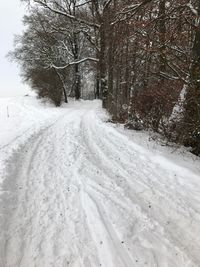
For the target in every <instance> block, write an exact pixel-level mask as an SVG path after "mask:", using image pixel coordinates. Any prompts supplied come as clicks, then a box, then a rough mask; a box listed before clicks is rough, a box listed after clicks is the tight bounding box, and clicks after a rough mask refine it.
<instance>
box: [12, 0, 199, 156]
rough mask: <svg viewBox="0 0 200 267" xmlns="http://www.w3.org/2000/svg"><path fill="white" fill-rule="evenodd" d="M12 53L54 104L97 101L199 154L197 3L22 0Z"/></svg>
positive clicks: (135, 124) (193, 0)
mask: <svg viewBox="0 0 200 267" xmlns="http://www.w3.org/2000/svg"><path fill="white" fill-rule="evenodd" d="M24 2H27V3H28V4H29V15H27V16H25V18H24V23H25V25H26V28H25V31H24V34H23V35H22V36H20V37H18V38H17V40H16V48H15V51H14V52H13V53H12V57H14V58H15V59H16V60H17V61H18V62H19V63H20V64H21V66H22V74H23V76H24V78H25V80H26V81H28V82H29V83H30V85H31V87H32V88H33V89H34V90H36V91H37V92H38V95H39V96H41V97H44V96H45V97H49V98H50V99H52V100H53V101H54V103H55V104H56V105H60V103H61V102H62V101H63V100H65V102H67V97H68V96H74V97H75V98H76V99H79V98H80V97H81V91H82V89H81V88H82V86H83V79H84V77H90V79H91V81H92V82H93V84H94V96H95V97H96V98H100V99H102V102H103V107H105V108H106V109H107V110H108V111H109V112H110V113H111V114H112V116H113V121H120V122H123V123H125V124H126V127H128V128H133V129H137V130H141V129H151V130H153V131H155V132H159V133H161V134H162V135H163V136H165V137H166V138H167V139H168V140H171V141H174V142H177V143H181V144H184V145H186V146H190V147H192V151H193V152H194V153H195V154H200V1H199V0H177V1H175V0H169V1H167V0H137V1H135V0H123V1H122V0H88V1H87V0H83V1H80V0H49V1H47V0H32V1H28V0H24Z"/></svg>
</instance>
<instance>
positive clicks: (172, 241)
mask: <svg viewBox="0 0 200 267" xmlns="http://www.w3.org/2000/svg"><path fill="white" fill-rule="evenodd" d="M52 112H54V113H52V116H50V117H48V120H47V117H45V120H44V121H45V123H43V124H41V125H42V126H40V127H38V128H37V130H35V131H34V132H33V133H32V134H31V135H30V136H29V137H27V139H26V141H24V142H23V144H21V145H20V146H19V148H18V149H16V150H14V151H13V153H12V156H11V157H10V158H9V159H8V160H7V161H6V163H5V164H6V170H4V174H6V177H5V178H4V179H3V183H2V186H1V195H0V215H1V217H0V229H1V233H0V267H51V266H52V267H67V266H71V267H82V266H83V267H97V266H102V267H134V266H139V267H146V266H147V267H148V266H149V267H154V266H158V267H176V266H177V267H199V266H200V176H199V173H198V172H195V171H193V170H191V169H190V168H187V166H185V167H184V166H180V165H178V164H177V163H176V162H172V161H170V160H169V159H166V158H165V157H161V156H157V155H156V154H155V153H153V152H152V151H149V150H147V149H146V148H144V147H141V146H140V145H138V144H136V143H134V142H133V140H131V139H130V138H128V137H127V136H126V135H125V134H123V133H120V132H119V131H118V130H117V129H115V128H114V127H112V126H111V125H110V124H108V123H105V122H103V120H102V119H101V118H102V117H104V116H105V115H104V114H103V113H102V111H101V109H100V103H99V102H96V101H93V102H88V101H86V102H80V103H78V104H76V103H74V104H70V105H69V107H68V108H66V109H62V110H59V111H57V113H55V111H52ZM50 115H51V114H50ZM31 127H32V126H31ZM5 149H6V148H4V150H5Z"/></svg>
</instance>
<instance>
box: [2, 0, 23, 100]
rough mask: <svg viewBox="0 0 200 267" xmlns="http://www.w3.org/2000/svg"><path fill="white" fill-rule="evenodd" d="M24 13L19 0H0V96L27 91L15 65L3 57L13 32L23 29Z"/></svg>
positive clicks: (9, 48) (20, 31) (11, 47)
mask: <svg viewBox="0 0 200 267" xmlns="http://www.w3.org/2000/svg"><path fill="white" fill-rule="evenodd" d="M24 13H25V6H24V5H22V4H21V3H20V0H0V39H1V42H0V97H4V96H18V95H24V94H26V93H27V92H28V88H27V86H26V85H24V84H22V82H21V77H20V75H19V68H18V67H17V65H16V64H15V63H10V62H8V59H7V58H5V56H6V54H7V53H8V52H9V51H10V50H12V49H13V40H14V34H20V33H22V31H23V25H22V17H23V15H24Z"/></svg>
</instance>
